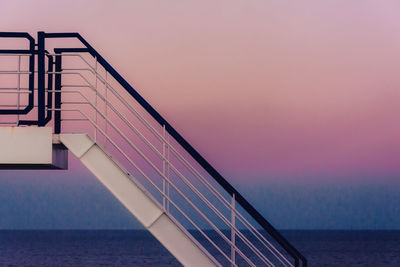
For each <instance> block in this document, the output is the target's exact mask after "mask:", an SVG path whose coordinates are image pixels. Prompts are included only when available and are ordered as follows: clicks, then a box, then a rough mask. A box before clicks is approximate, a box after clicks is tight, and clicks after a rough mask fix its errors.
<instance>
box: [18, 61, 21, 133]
mask: <svg viewBox="0 0 400 267" xmlns="http://www.w3.org/2000/svg"><path fill="white" fill-rule="evenodd" d="M20 72H21V56H20V55H19V56H18V93H17V110H19V106H20V102H21V95H20V94H21V73H20ZM18 124H19V113H18V114H17V125H18Z"/></svg>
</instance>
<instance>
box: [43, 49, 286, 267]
mask: <svg viewBox="0 0 400 267" xmlns="http://www.w3.org/2000/svg"><path fill="white" fill-rule="evenodd" d="M64 56H78V57H79V58H81V59H82V60H83V61H84V62H85V63H86V64H87V65H88V66H89V69H80V70H88V71H90V72H91V73H92V74H95V70H94V68H93V67H92V66H91V65H90V64H89V62H87V61H86V60H85V59H84V58H83V57H82V56H81V55H79V54H77V55H76V54H66V55H64ZM65 70H67V69H66V68H64V69H63V72H60V73H57V72H54V73H52V74H61V73H62V74H63V75H66V74H72V75H73V74H75V75H78V76H79V77H81V78H82V79H83V80H84V81H85V83H86V84H82V85H65V84H63V87H88V88H90V89H91V90H92V91H94V92H95V91H96V88H95V87H94V86H93V85H92V84H91V83H90V82H89V81H88V80H87V79H86V78H85V77H84V76H83V75H82V74H81V73H79V72H75V71H76V70H77V69H68V70H69V71H65ZM49 74H50V72H49ZM96 78H97V79H100V81H101V82H102V83H103V84H104V85H105V86H106V87H107V88H109V89H111V92H112V93H113V94H114V95H115V96H116V97H117V98H118V99H119V100H120V101H122V103H123V104H125V105H126V107H127V108H129V110H130V111H131V112H132V113H133V114H134V115H135V116H136V117H137V118H138V119H139V120H140V121H141V122H142V123H143V124H144V125H145V126H146V127H147V128H148V129H149V130H150V131H151V132H152V133H153V134H154V136H156V137H157V138H158V139H159V140H161V141H162V142H163V143H166V144H167V145H168V146H169V147H170V148H171V149H172V151H173V152H174V154H175V155H176V156H177V158H178V159H179V160H180V162H182V163H183V164H184V165H185V166H186V168H188V169H189V170H190V171H191V172H192V173H193V174H195V176H196V177H197V178H198V179H199V180H200V182H201V183H202V184H203V185H205V186H206V188H207V189H209V190H210V192H211V193H212V194H213V195H214V196H216V198H217V199H218V200H219V201H220V202H221V203H222V204H224V206H225V207H227V208H228V209H230V210H231V211H233V212H234V214H235V215H238V216H239V217H238V219H239V220H240V221H241V222H242V223H243V224H244V226H246V228H247V229H248V230H249V231H250V232H251V233H252V234H253V235H254V236H255V237H256V238H257V239H258V240H259V241H260V242H261V243H262V244H263V245H264V246H265V247H266V248H267V249H268V250H269V251H270V252H271V253H272V254H273V255H274V256H275V257H276V258H277V259H278V260H279V261H280V262H281V263H282V264H284V265H285V264H286V263H287V264H289V265H290V266H292V264H291V263H290V262H289V261H288V260H287V259H286V258H285V257H284V256H283V255H282V254H281V253H280V252H279V251H278V250H277V249H276V248H275V247H274V246H273V245H272V244H271V243H270V242H269V241H268V240H266V239H265V237H264V236H263V235H262V234H261V233H259V232H258V231H257V230H256V229H255V228H254V226H252V225H251V224H250V223H249V222H248V221H247V220H246V219H245V218H244V216H243V215H242V214H241V213H240V212H239V211H238V210H237V209H235V208H233V207H232V205H231V203H229V202H228V201H227V200H226V199H225V198H224V197H223V196H222V195H221V194H220V193H219V192H218V190H216V189H215V188H214V187H213V186H212V185H211V184H210V183H209V182H208V181H207V180H206V179H205V178H204V177H203V176H202V175H201V174H199V173H198V171H197V170H196V169H195V168H194V167H193V166H192V165H191V164H190V163H189V162H187V161H186V159H185V158H184V157H183V156H182V155H181V154H180V153H179V152H178V151H177V150H176V149H175V148H174V146H172V145H171V144H170V143H169V142H168V141H167V140H165V138H164V137H163V136H162V135H160V133H158V131H156V130H155V129H154V128H153V127H152V126H151V125H150V124H149V123H148V122H147V121H146V119H144V118H143V117H142V116H141V115H140V113H139V112H137V111H136V110H135V109H134V108H133V107H132V106H130V105H129V104H127V103H126V102H125V101H124V99H123V98H121V96H120V94H119V93H118V92H117V91H116V90H115V89H114V88H113V87H112V86H111V85H110V84H109V83H108V82H107V81H106V80H105V79H104V78H103V77H102V76H101V75H100V74H98V73H97V74H96ZM54 92H55V91H54ZM60 92H61V91H60ZM64 93H79V94H80V95H81V96H82V97H83V98H84V99H85V100H86V102H63V104H90V103H89V102H90V101H89V100H88V99H87V98H86V97H85V96H84V95H82V93H80V91H64ZM96 95H97V96H98V97H100V99H101V100H102V101H104V103H105V105H106V106H109V107H110V108H111V110H112V111H113V112H114V113H115V114H116V115H118V116H119V118H120V119H122V121H124V122H125V124H126V125H127V126H128V127H129V128H130V129H131V130H132V131H133V132H135V133H136V135H137V136H139V137H140V139H142V141H144V142H145V143H146V144H147V145H148V146H149V147H150V148H151V150H152V151H153V152H154V153H155V154H156V155H157V156H158V157H160V158H161V159H162V160H165V161H167V163H168V164H170V165H171V166H172V167H173V171H174V172H175V173H177V174H178V176H180V177H181V178H182V179H185V181H184V182H185V183H186V184H187V185H188V186H189V187H191V189H192V191H194V192H195V193H196V194H197V195H199V194H200V195H201V196H200V195H199V196H200V197H201V198H202V199H203V201H204V202H205V203H206V204H207V206H209V207H210V208H211V209H212V210H213V211H214V212H215V213H216V214H217V215H218V216H219V217H220V218H221V219H222V220H223V221H224V222H225V223H226V224H227V225H228V226H229V227H230V228H231V229H232V230H234V231H235V232H236V233H237V234H238V236H239V238H240V239H241V240H243V241H244V243H246V245H248V246H249V248H251V250H252V251H253V252H255V253H256V254H257V255H258V256H259V257H260V258H263V259H262V260H263V261H264V260H268V259H267V258H265V256H264V255H263V254H262V253H261V252H260V251H259V250H258V249H257V248H256V247H255V246H254V245H253V244H251V242H250V241H249V240H248V239H247V238H246V237H245V236H244V235H243V234H242V233H241V231H240V230H239V229H237V228H236V227H235V226H234V225H232V224H231V222H229V221H227V219H226V218H225V217H223V216H222V214H221V213H220V212H219V211H218V210H217V209H215V207H213V206H212V205H211V203H210V202H209V201H208V200H207V199H205V200H204V197H203V196H202V194H201V193H200V192H199V191H198V190H197V189H196V188H195V187H194V186H193V185H192V184H191V183H190V181H186V178H185V177H184V176H183V174H182V173H180V172H179V170H177V169H176V168H175V167H174V166H173V165H172V164H171V163H170V162H169V160H168V159H166V158H165V157H164V156H163V155H162V154H161V153H160V152H159V151H158V150H157V149H156V148H155V147H154V146H153V145H152V144H151V143H150V142H149V141H148V140H147V139H146V138H145V137H144V136H143V135H142V134H141V133H140V131H139V130H137V129H136V127H134V126H133V125H132V124H131V123H130V122H129V121H127V120H126V119H125V118H124V117H123V116H122V115H121V114H120V113H119V112H118V110H116V109H115V108H114V107H113V106H112V105H111V103H109V101H108V100H107V99H106V98H105V97H104V96H103V95H102V94H101V93H99V92H96ZM91 106H92V107H93V108H95V106H93V105H92V104H91ZM95 109H96V108H95ZM96 111H97V112H100V111H99V110H97V109H96ZM101 116H102V117H103V118H104V115H102V114H101ZM178 172H179V173H178ZM188 183H189V184H190V185H189V184H188ZM193 188H194V189H193ZM196 191H197V192H196ZM221 216H222V217H221ZM260 237H261V238H260ZM261 239H263V240H261ZM277 254H278V255H279V256H278V255H277ZM281 258H282V259H283V260H284V261H285V262H286V263H284V262H283V261H282V259H281Z"/></svg>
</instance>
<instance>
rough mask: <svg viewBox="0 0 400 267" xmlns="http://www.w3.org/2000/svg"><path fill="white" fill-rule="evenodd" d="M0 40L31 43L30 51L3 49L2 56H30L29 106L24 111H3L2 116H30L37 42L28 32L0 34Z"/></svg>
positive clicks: (32, 101)
mask: <svg viewBox="0 0 400 267" xmlns="http://www.w3.org/2000/svg"><path fill="white" fill-rule="evenodd" d="M0 38H24V39H27V40H28V42H29V49H14V50H12V49H1V50H0V54H1V55H14V56H19V57H21V56H29V73H28V74H29V90H30V91H31V94H29V97H28V105H27V106H26V107H25V108H24V109H3V110H0V114H3V115H12V114H16V115H24V114H28V113H29V112H30V111H31V110H32V109H33V108H34V84H35V81H34V79H35V75H34V71H35V55H34V54H35V40H34V39H33V37H32V36H31V35H30V34H29V33H26V32H0Z"/></svg>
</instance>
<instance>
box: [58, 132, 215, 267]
mask: <svg viewBox="0 0 400 267" xmlns="http://www.w3.org/2000/svg"><path fill="white" fill-rule="evenodd" d="M60 141H61V142H62V143H63V144H64V145H65V146H66V147H67V148H68V149H69V150H70V151H71V152H72V153H73V154H74V155H75V156H76V157H78V158H79V159H80V160H81V162H82V163H83V164H84V165H85V166H86V167H87V168H88V169H89V170H90V171H91V172H92V173H93V174H94V175H95V176H96V177H97V178H98V179H99V180H100V181H101V182H102V183H103V184H104V186H105V187H107V189H109V190H110V191H111V193H113V194H114V196H115V197H116V198H117V199H118V200H119V201H120V202H121V203H122V204H123V205H124V206H125V207H126V208H127V209H128V210H129V211H130V212H131V213H132V214H133V215H134V216H135V217H136V218H137V219H138V220H139V221H140V222H141V223H142V224H143V226H144V227H146V228H147V229H148V230H149V231H150V232H151V233H152V234H153V235H154V236H155V237H156V238H157V239H158V240H159V241H160V242H161V243H162V244H163V245H164V246H165V247H166V248H167V249H168V250H169V251H170V252H171V254H173V255H174V256H175V257H176V258H177V259H178V260H179V261H180V262H181V263H182V264H183V265H185V266H217V265H218V264H217V263H216V261H215V259H213V258H212V256H210V255H209V254H208V253H206V252H205V251H204V250H203V249H202V247H200V246H199V245H198V244H197V243H196V242H194V241H193V240H192V239H191V238H190V236H189V235H188V233H187V232H186V231H185V230H184V229H183V228H182V227H181V226H179V225H178V224H177V222H176V221H174V220H173V219H171V218H170V217H169V216H168V215H167V214H166V213H165V212H164V210H163V209H162V207H160V205H159V204H158V203H157V202H155V201H154V200H153V199H152V198H151V196H149V195H148V193H147V192H146V191H144V190H143V189H142V188H141V186H139V185H138V184H137V183H135V182H134V177H132V176H131V175H130V174H129V173H128V172H126V171H125V170H124V169H123V168H122V167H121V166H120V165H119V164H118V163H117V162H115V160H113V159H112V158H111V157H110V156H109V155H107V154H106V153H105V152H104V151H103V150H102V149H101V148H100V147H99V146H98V145H97V144H96V143H95V142H94V141H93V140H91V139H90V137H88V136H87V135H86V134H61V135H60Z"/></svg>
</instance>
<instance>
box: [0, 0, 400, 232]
mask: <svg viewBox="0 0 400 267" xmlns="http://www.w3.org/2000/svg"><path fill="white" fill-rule="evenodd" d="M399 10H400V2H398V1H394V0H392V1H348V0H336V1H330V0H327V1H317V0H306V1H278V0H277V1H269V0H263V1H215V0H203V1H176V0H170V1H107V0H98V1H89V0H80V1H51V0H36V1H29V0H24V1H11V0H2V1H0V11H1V16H0V31H23V32H29V33H31V34H32V35H33V36H36V32H37V31H46V32H72V31H74V32H75V31H76V32H79V33H81V35H83V36H84V37H85V38H86V39H87V40H88V41H89V42H90V43H91V44H93V45H94V46H95V48H96V49H97V50H98V51H99V52H100V54H102V55H103V56H104V57H105V58H106V59H107V60H108V61H109V62H110V63H111V64H112V65H113V66H114V67H115V68H116V69H117V70H118V71H119V72H120V73H121V74H122V75H123V76H124V77H125V78H126V79H127V80H128V81H129V82H130V83H131V84H132V85H133V86H134V87H135V88H136V89H137V90H138V91H139V92H140V93H141V94H142V96H143V97H144V98H145V99H147V100H148V101H149V102H150V103H151V104H152V105H153V106H154V107H155V108H156V109H157V110H158V111H159V112H160V113H161V114H163V116H164V117H165V118H166V119H167V120H168V121H169V122H171V124H172V125H173V126H174V127H175V128H176V129H177V130H178V131H179V132H180V133H181V134H182V135H183V136H184V137H186V138H187V139H188V140H189V141H190V143H191V144H192V145H193V146H194V147H196V149H198V151H199V152H200V153H201V154H202V155H203V156H204V157H205V158H206V159H208V160H209V162H210V163H212V165H213V166H214V167H215V168H216V169H217V170H219V171H220V172H221V173H222V174H223V175H224V176H225V177H226V178H227V179H228V180H229V181H230V182H231V183H232V184H234V185H235V186H237V187H238V189H239V191H240V192H243V194H244V196H246V197H248V199H249V200H250V202H252V203H253V204H254V205H255V207H256V208H258V209H259V210H260V211H261V212H262V213H263V214H264V215H265V217H266V218H268V219H269V220H270V221H271V222H272V223H273V224H274V225H275V226H276V227H277V228H286V229H287V228H290V229H291V228H296V229H400V228H399V227H400V164H399V162H400V118H399V114H400V52H399V51H400V17H399V15H398V14H399ZM0 42H1V40H0ZM127 51H129V52H127ZM71 162H72V163H71V170H69V171H39V172H38V171H36V172H32V171H0V200H1V201H0V229H27V228H34V229H36V228H40V229H42V228H50V229H71V228H74V229H76V228H83V229H104V228H106V229H116V228H118V229H119V228H123V229H127V228H134V227H137V223H136V222H135V220H134V219H132V218H131V216H130V215H129V214H128V213H127V212H126V211H125V210H124V209H123V208H122V207H121V206H120V205H119V203H118V202H117V201H116V200H114V199H113V198H112V196H111V195H110V194H109V193H108V192H107V191H106V190H105V189H104V188H102V186H101V185H100V184H99V183H98V182H97V180H95V178H94V177H93V176H92V175H91V174H90V173H89V172H87V171H84V170H83V168H82V166H81V165H80V163H78V162H77V160H75V159H73V158H71Z"/></svg>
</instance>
